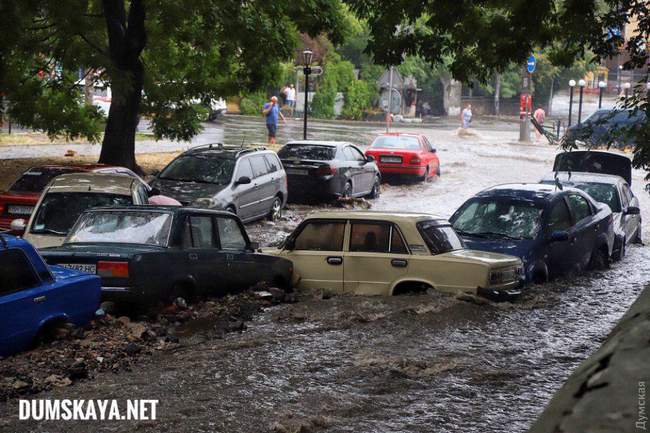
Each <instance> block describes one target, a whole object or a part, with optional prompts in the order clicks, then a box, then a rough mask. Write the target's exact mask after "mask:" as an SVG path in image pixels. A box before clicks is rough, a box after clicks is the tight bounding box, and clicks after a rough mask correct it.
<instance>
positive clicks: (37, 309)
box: [0, 248, 50, 356]
mask: <svg viewBox="0 0 650 433" xmlns="http://www.w3.org/2000/svg"><path fill="white" fill-rule="evenodd" d="M44 288H47V286H45V287H41V281H40V278H39V277H38V275H37V274H36V273H35V272H34V268H33V267H32V265H31V263H30V262H29V259H28V258H27V256H26V255H25V253H24V252H23V251H22V250H20V249H18V248H9V249H5V250H0V356H1V355H3V354H8V353H11V352H13V351H16V350H22V349H24V348H25V347H26V346H27V345H28V344H29V343H30V341H31V339H32V338H33V337H34V335H35V334H36V333H37V332H38V326H39V324H40V322H41V321H42V320H43V319H44V318H46V317H47V315H48V314H47V309H48V304H49V303H50V301H49V300H48V297H47V294H46V290H44Z"/></svg>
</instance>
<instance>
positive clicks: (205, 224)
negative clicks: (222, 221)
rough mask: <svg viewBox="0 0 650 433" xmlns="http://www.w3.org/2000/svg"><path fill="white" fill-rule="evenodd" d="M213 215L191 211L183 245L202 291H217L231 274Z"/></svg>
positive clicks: (184, 232)
mask: <svg viewBox="0 0 650 433" xmlns="http://www.w3.org/2000/svg"><path fill="white" fill-rule="evenodd" d="M215 232H216V230H215V227H214V223H213V218H212V215H209V214H198V213H197V214H190V215H187V216H186V219H185V223H184V227H183V241H182V247H183V251H184V253H185V258H186V263H187V269H188V271H189V273H190V275H191V276H192V277H193V279H194V281H195V282H196V288H197V289H198V290H199V291H200V292H205V293H217V292H219V289H220V288H222V287H223V286H222V279H224V278H227V276H228V266H227V263H226V257H225V254H224V253H223V252H222V251H221V250H220V248H219V243H218V239H217V236H216V234H215Z"/></svg>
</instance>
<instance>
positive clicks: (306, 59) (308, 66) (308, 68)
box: [302, 49, 314, 140]
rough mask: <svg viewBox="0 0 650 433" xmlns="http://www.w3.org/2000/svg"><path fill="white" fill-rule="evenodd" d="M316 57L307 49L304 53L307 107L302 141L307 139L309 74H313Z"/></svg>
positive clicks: (303, 63) (304, 114)
mask: <svg viewBox="0 0 650 433" xmlns="http://www.w3.org/2000/svg"><path fill="white" fill-rule="evenodd" d="M313 56H314V53H313V52H312V51H311V50H309V49H307V50H305V51H303V52H302V66H303V68H302V71H303V72H304V74H305V105H304V107H305V108H304V112H303V130H302V139H303V140H306V139H307V111H309V74H311V60H312V58H313Z"/></svg>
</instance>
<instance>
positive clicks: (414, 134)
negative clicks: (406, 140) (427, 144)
mask: <svg viewBox="0 0 650 433" xmlns="http://www.w3.org/2000/svg"><path fill="white" fill-rule="evenodd" d="M400 135H404V136H407V137H423V136H424V134H419V133H417V132H382V133H380V134H377V137H381V136H391V137H392V136H395V137H399V136H400Z"/></svg>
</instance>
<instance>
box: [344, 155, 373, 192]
mask: <svg viewBox="0 0 650 433" xmlns="http://www.w3.org/2000/svg"><path fill="white" fill-rule="evenodd" d="M350 149H351V150H352V154H353V155H354V157H355V159H356V160H357V162H358V163H359V165H360V167H361V169H362V170H361V173H362V177H363V180H362V183H363V190H362V191H360V192H363V193H367V192H370V190H371V189H372V187H373V185H374V184H375V176H376V175H377V171H376V170H375V166H376V164H374V163H373V164H371V163H369V162H368V158H366V156H365V155H364V154H363V152H362V151H361V150H360V149H359V148H357V147H356V146H350Z"/></svg>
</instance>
